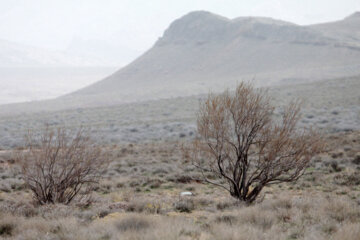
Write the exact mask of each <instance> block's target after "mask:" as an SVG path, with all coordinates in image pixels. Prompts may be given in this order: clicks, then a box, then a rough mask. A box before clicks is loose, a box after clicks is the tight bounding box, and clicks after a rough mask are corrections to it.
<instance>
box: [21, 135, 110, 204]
mask: <svg viewBox="0 0 360 240" xmlns="http://www.w3.org/2000/svg"><path fill="white" fill-rule="evenodd" d="M17 158H18V161H19V164H20V166H21V169H22V174H23V178H24V180H25V182H26V185H27V186H28V187H29V188H30V189H31V191H32V192H33V194H34V198H35V200H36V201H37V202H38V203H39V204H41V205H42V204H47V203H63V204H69V203H70V202H71V201H72V200H74V199H75V197H81V198H83V197H85V196H88V194H89V193H90V191H91V186H92V185H93V184H94V183H97V181H98V179H99V178H100V177H101V173H102V171H103V170H104V169H105V167H106V166H107V163H108V159H107V158H106V157H105V156H104V155H103V154H102V151H101V148H100V147H99V146H97V145H96V144H94V143H93V142H92V140H91V138H90V137H89V136H88V135H87V134H86V132H85V131H84V130H83V129H79V130H78V131H77V132H76V133H75V134H74V133H72V132H71V131H68V130H66V129H65V128H59V129H57V130H51V129H49V128H46V130H45V131H44V132H43V133H42V134H41V135H40V136H34V135H33V134H32V133H31V132H29V133H28V134H27V136H26V147H25V150H23V151H21V152H18V153H17Z"/></svg>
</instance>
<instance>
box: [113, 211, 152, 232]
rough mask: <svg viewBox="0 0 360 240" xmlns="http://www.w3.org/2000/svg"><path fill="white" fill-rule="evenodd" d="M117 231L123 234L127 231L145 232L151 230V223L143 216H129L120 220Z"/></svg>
mask: <svg viewBox="0 0 360 240" xmlns="http://www.w3.org/2000/svg"><path fill="white" fill-rule="evenodd" d="M115 226H116V229H117V230H119V231H121V232H126V231H135V232H139V231H144V230H146V229H148V228H150V226H151V223H150V221H149V220H148V219H146V218H144V217H143V216H136V215H133V216H129V217H127V218H124V219H122V220H120V221H119V222H116V223H115Z"/></svg>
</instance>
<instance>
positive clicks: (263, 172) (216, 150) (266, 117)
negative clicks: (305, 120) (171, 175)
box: [185, 83, 323, 203]
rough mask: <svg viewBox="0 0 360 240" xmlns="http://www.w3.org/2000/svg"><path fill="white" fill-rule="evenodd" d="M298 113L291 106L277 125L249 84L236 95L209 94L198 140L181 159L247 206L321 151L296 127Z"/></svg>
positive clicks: (262, 94)
mask: <svg viewBox="0 0 360 240" xmlns="http://www.w3.org/2000/svg"><path fill="white" fill-rule="evenodd" d="M299 113H300V104H299V103H298V102H293V103H290V104H289V105H288V106H287V107H285V109H284V110H283V113H282V119H281V121H276V120H275V119H274V118H273V114H274V107H273V106H272V105H271V103H270V98H269V96H268V94H267V92H266V91H264V90H256V89H254V88H253V86H252V85H251V84H247V83H241V84H240V85H239V86H238V87H237V89H236V91H235V93H230V92H229V91H225V92H224V93H222V94H219V95H214V94H210V95H209V97H208V99H207V100H206V101H205V102H204V103H202V104H201V106H200V110H199V112H198V118H197V130H198V137H197V138H196V139H195V140H194V142H193V144H192V145H191V147H190V148H188V149H185V157H187V158H189V159H191V160H192V161H193V163H194V164H195V165H196V166H197V167H198V168H199V169H201V170H202V172H203V176H204V179H205V181H207V182H209V183H212V184H215V185H217V186H220V187H223V188H225V189H226V190H228V191H229V192H230V194H231V196H233V197H235V198H237V199H239V200H242V201H245V202H248V203H251V202H253V201H254V200H255V199H256V197H257V196H258V195H259V193H260V191H261V190H262V189H263V188H264V187H265V186H266V185H269V184H273V183H279V182H292V181H295V180H297V179H298V178H299V177H300V176H301V175H302V174H303V173H304V171H305V169H306V167H307V166H308V163H309V161H310V160H311V158H312V157H313V156H314V155H315V154H317V153H319V152H320V151H321V150H322V149H323V143H322V141H321V138H320V136H319V135H318V134H317V133H315V132H314V131H312V130H309V131H306V130H299V129H297V128H296V124H297V122H298V121H299V118H300V114H299ZM216 179H218V180H223V181H217V180H216ZM224 180H225V181H224Z"/></svg>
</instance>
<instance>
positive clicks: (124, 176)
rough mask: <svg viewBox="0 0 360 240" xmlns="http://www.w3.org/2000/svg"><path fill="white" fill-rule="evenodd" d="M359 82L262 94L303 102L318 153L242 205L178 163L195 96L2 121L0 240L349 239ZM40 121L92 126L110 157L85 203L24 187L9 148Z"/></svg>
mask: <svg viewBox="0 0 360 240" xmlns="http://www.w3.org/2000/svg"><path fill="white" fill-rule="evenodd" d="M359 84H360V81H359V80H358V78H351V79H342V81H339V80H327V81H323V82H317V83H302V84H298V85H296V86H295V85H289V86H279V87H272V88H271V89H270V95H271V96H272V97H273V101H274V102H275V104H276V105H280V106H281V105H284V104H286V103H288V102H289V101H290V99H293V98H294V97H298V98H302V99H303V100H304V108H303V111H302V113H303V115H302V118H301V120H300V126H302V127H309V126H312V127H315V128H316V129H320V130H321V132H322V133H323V134H324V140H325V142H326V143H327V147H326V151H325V152H324V153H322V154H320V155H317V156H315V157H314V159H313V160H312V161H311V164H310V166H309V167H308V168H307V169H306V172H305V174H304V175H303V176H302V177H301V178H300V179H299V180H298V181H297V182H294V183H281V184H277V185H271V186H269V187H265V189H264V190H263V191H262V192H261V194H260V197H259V198H258V199H257V201H256V202H255V203H254V204H252V205H250V206H246V205H244V204H242V203H240V202H238V201H236V200H235V199H233V198H232V197H230V195H229V193H228V192H226V191H225V190H222V189H221V188H217V187H215V186H213V185H209V184H206V183H205V182H202V180H201V179H202V177H201V173H200V172H199V170H198V169H197V168H195V167H194V166H193V165H192V164H191V163H190V162H187V161H186V160H185V159H184V158H183V156H182V152H181V147H182V146H183V144H184V143H187V142H188V141H190V140H191V139H192V138H193V137H194V135H195V132H196V125H195V117H196V114H195V113H196V111H197V109H198V103H199V101H200V100H201V99H203V98H204V96H193V97H187V98H176V99H169V100H157V101H153V102H147V103H133V104H126V105H117V106H109V107H104V108H81V109H74V110H67V111H53V112H39V113H36V114H32V113H27V114H20V115H3V114H1V111H0V115H1V120H0V133H1V137H0V146H1V149H2V150H1V151H0V239H64V240H65V239H104V240H105V239H164V240H165V239H166V240H168V239H225V240H227V239H320V240H321V239H339V240H340V239H341V240H343V239H344V240H358V239H360V237H359V236H360V132H359V129H360V115H359V114H360V108H359V107H360V91H358V89H359V87H360V85H359ZM276 114H277V112H275V115H276ZM275 117H277V116H275ZM44 123H48V124H50V126H54V127H56V126H63V125H66V126H67V127H70V128H71V127H76V126H80V125H83V126H85V127H89V128H91V129H92V130H93V132H92V135H93V136H95V138H96V141H97V142H98V143H99V144H100V145H101V146H102V148H103V151H105V152H106V153H107V154H109V158H110V165H109V166H108V168H107V170H106V171H104V172H103V173H102V179H101V181H100V182H99V184H97V185H95V188H94V189H93V191H92V193H91V198H90V200H89V201H84V202H73V203H71V204H70V205H67V206H65V205H61V204H49V205H44V206H38V205H37V204H36V203H35V201H34V200H33V198H32V194H31V192H30V190H28V189H27V188H26V186H25V184H24V181H23V179H22V177H21V174H20V168H19V164H18V162H17V160H16V158H14V155H13V150H14V149H16V148H18V147H19V146H21V145H22V144H23V143H22V142H21V139H22V138H23V135H24V133H25V132H26V130H27V129H34V130H40V131H41V127H42V126H43V125H44ZM182 192H191V193H192V195H191V196H181V193H182Z"/></svg>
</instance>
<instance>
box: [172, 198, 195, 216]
mask: <svg viewBox="0 0 360 240" xmlns="http://www.w3.org/2000/svg"><path fill="white" fill-rule="evenodd" d="M175 209H176V210H177V211H179V212H184V213H191V212H192V211H193V210H194V209H195V205H194V201H193V200H192V199H180V200H179V201H177V202H176V203H175Z"/></svg>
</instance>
